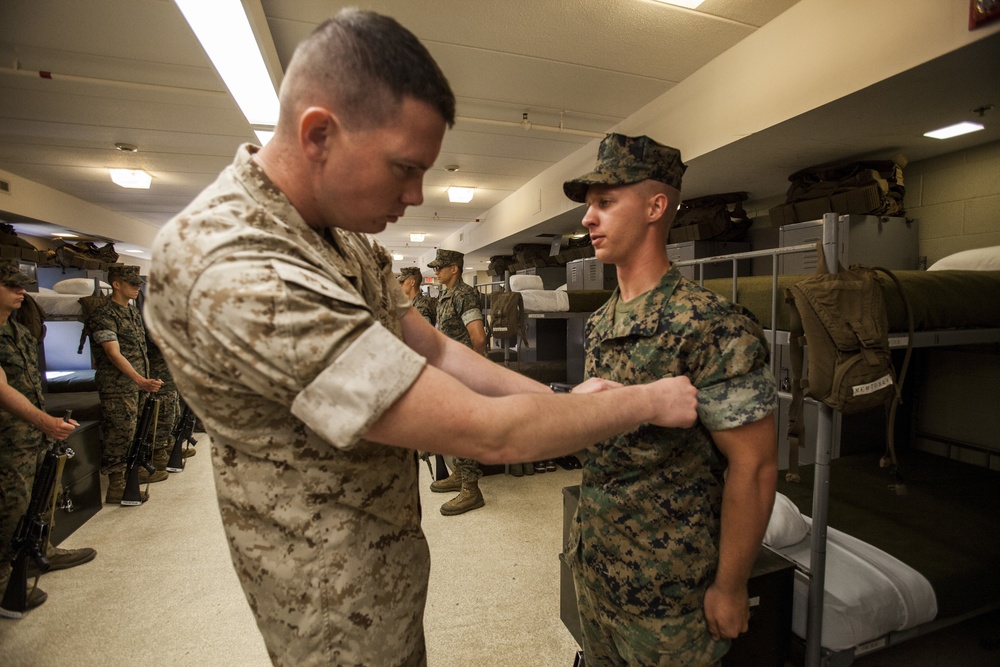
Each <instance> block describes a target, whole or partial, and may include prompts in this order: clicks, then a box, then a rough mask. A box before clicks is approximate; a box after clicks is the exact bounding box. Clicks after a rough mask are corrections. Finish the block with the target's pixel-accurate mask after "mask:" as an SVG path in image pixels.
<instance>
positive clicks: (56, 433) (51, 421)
mask: <svg viewBox="0 0 1000 667" xmlns="http://www.w3.org/2000/svg"><path fill="white" fill-rule="evenodd" d="M45 417H46V418H45V420H44V421H43V422H42V423H41V424H39V428H40V429H41V431H42V433H44V434H45V435H47V436H49V437H50V438H52V439H53V440H65V439H66V438H68V437H69V436H70V434H71V433H72V432H73V430H74V429H75V428H76V427H77V426H79V425H80V424H79V422H77V421H76V420H75V419H69V420H66V419H60V418H59V417H53V416H51V415H46V416H45Z"/></svg>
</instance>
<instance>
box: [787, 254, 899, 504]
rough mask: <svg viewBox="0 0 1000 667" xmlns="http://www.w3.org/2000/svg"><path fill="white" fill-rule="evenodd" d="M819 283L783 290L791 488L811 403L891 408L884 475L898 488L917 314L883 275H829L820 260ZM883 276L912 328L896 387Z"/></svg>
mask: <svg viewBox="0 0 1000 667" xmlns="http://www.w3.org/2000/svg"><path fill="white" fill-rule="evenodd" d="M818 267H819V268H818V271H817V273H816V274H815V275H813V276H810V277H808V278H805V279H803V280H801V281H799V282H797V283H795V284H793V285H791V286H790V287H788V288H787V289H786V290H785V301H786V302H787V303H788V304H789V321H790V326H789V357H790V361H791V367H792V383H791V385H792V386H791V389H792V402H791V406H790V408H789V423H788V450H789V473H788V475H787V477H788V478H789V479H790V480H794V481H798V448H799V446H800V444H801V443H802V442H803V418H802V401H803V397H804V396H805V395H807V396H809V397H811V398H814V399H816V400H817V401H822V402H823V403H826V404H827V405H829V406H830V407H832V408H833V409H835V410H839V411H841V412H843V413H855V412H862V411H864V410H868V409H871V408H874V407H877V406H880V405H881V406H885V407H886V420H887V421H886V453H885V456H884V457H883V459H882V465H883V467H887V468H889V469H890V472H891V473H892V474H893V475H894V476H895V477H896V478H897V482H898V483H897V492H899V493H903V492H905V487H903V485H902V483H901V482H899V473H898V462H897V459H896V452H895V447H894V445H893V423H894V421H895V414H896V407H897V406H898V405H899V402H900V400H901V391H902V384H903V380H904V379H905V377H906V369H907V366H908V365H909V361H910V352H911V349H912V338H913V314H912V312H911V310H910V303H909V300H908V299H907V298H906V294H905V292H903V288H902V286H901V285H900V283H899V279H898V278H896V276H895V275H893V274H892V272H890V271H887V270H886V269H882V268H880V267H873V268H869V267H863V266H852V267H851V268H850V269H844V268H843V267H840V266H838V267H837V268H838V270H837V273H829V272H827V271H826V264H825V262H824V261H822V258H820V261H819V262H818ZM879 271H880V272H882V273H885V274H886V275H887V276H889V277H890V278H891V279H892V281H893V282H894V283H895V284H896V287H897V289H899V293H900V295H901V296H902V300H903V304H904V306H905V308H906V314H907V318H908V321H909V336H908V338H907V348H906V354H905V356H904V359H903V363H902V366H901V368H900V372H899V377H898V379H897V376H896V372H895V369H894V368H893V364H892V356H891V354H890V350H889V318H888V315H887V314H886V309H885V301H884V299H883V297H882V288H881V286H880V284H879V281H878V280H877V279H876V272H879ZM806 343H807V344H808V345H809V355H808V368H806V369H805V370H806V371H808V372H807V373H806V375H807V377H806V378H805V379H803V356H804V355H803V345H804V344H806Z"/></svg>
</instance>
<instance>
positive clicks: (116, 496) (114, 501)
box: [104, 470, 166, 505]
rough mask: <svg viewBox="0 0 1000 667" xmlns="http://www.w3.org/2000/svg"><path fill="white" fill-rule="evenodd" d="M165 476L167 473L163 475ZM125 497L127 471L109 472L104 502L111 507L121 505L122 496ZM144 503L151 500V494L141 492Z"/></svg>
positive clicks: (140, 495)
mask: <svg viewBox="0 0 1000 667" xmlns="http://www.w3.org/2000/svg"><path fill="white" fill-rule="evenodd" d="M163 474H164V475H165V474H166V473H163ZM124 495H125V471H124V470H118V471H109V472H108V491H107V493H106V494H104V502H106V503H108V504H109V505H121V502H122V496H124ZM139 497H140V499H141V500H142V502H146V501H147V500H149V492H148V491H145V490H143V491H141V492H140V494H139Z"/></svg>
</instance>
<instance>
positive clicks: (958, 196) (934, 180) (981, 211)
mask: <svg viewBox="0 0 1000 667" xmlns="http://www.w3.org/2000/svg"><path fill="white" fill-rule="evenodd" d="M903 179H904V181H905V184H906V215H907V217H909V218H913V219H915V220H917V229H918V232H919V235H920V254H921V255H926V256H927V262H928V266H929V265H930V264H933V263H934V262H936V261H937V260H939V259H941V258H942V257H946V256H947V255H951V254H953V253H956V252H959V251H961V250H969V249H972V248H985V247H987V246H996V245H1000V142H996V143H992V144H987V145H986V146H980V147H979V148H974V149H970V150H966V151H959V152H957V153H950V154H948V155H944V156H942V157H937V158H932V159H930V160H923V161H921V162H915V163H913V164H911V165H908V166H907V167H906V168H905V169H903ZM998 307H1000V306H998Z"/></svg>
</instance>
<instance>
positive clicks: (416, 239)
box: [410, 234, 427, 243]
mask: <svg viewBox="0 0 1000 667" xmlns="http://www.w3.org/2000/svg"><path fill="white" fill-rule="evenodd" d="M426 236H427V235H426V234H410V242H411V243H423V242H424V238H425V237H426Z"/></svg>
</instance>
